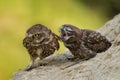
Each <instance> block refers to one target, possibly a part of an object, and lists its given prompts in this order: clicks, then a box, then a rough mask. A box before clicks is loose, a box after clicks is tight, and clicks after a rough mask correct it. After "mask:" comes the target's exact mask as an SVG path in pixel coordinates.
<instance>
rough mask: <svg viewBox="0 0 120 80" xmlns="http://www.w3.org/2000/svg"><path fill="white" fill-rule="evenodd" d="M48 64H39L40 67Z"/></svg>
mask: <svg viewBox="0 0 120 80" xmlns="http://www.w3.org/2000/svg"><path fill="white" fill-rule="evenodd" d="M47 64H48V63H39V66H46V65H47Z"/></svg>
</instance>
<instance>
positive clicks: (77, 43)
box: [60, 24, 111, 60]
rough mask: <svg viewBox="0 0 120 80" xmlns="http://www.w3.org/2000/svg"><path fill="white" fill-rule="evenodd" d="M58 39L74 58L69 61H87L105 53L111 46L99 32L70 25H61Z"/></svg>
mask: <svg viewBox="0 0 120 80" xmlns="http://www.w3.org/2000/svg"><path fill="white" fill-rule="evenodd" d="M60 38H61V40H62V41H63V43H64V45H65V46H66V47H67V48H68V49H69V50H70V51H71V53H72V54H73V56H74V57H73V58H71V60H74V59H76V58H78V59H81V60H88V59H90V58H92V57H94V56H96V54H97V53H101V52H104V51H106V50H107V49H108V48H109V47H110V46H111V43H110V42H109V41H108V40H107V39H106V37H105V36H102V35H101V34H100V33H99V32H96V31H92V30H88V29H79V28H77V27H76V26H73V25H70V24H65V25H62V27H61V29H60Z"/></svg>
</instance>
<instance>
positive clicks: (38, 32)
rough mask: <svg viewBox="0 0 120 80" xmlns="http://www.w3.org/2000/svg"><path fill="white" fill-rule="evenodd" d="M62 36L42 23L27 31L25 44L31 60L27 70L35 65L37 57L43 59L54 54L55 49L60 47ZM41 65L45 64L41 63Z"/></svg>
mask: <svg viewBox="0 0 120 80" xmlns="http://www.w3.org/2000/svg"><path fill="white" fill-rule="evenodd" d="M59 39H60V38H59V37H58V36H57V35H56V34H55V33H53V32H51V30H50V29H48V28H47V27H46V26H44V25H42V24H35V25H33V26H32V27H30V28H29V29H28V30H27V31H26V37H25V38H24V39H23V45H24V47H25V48H26V49H27V50H28V53H29V55H30V59H31V62H30V64H29V65H28V67H27V68H26V69H25V70H30V69H32V68H34V67H36V65H35V61H36V59H37V58H39V60H43V59H44V58H46V57H48V56H50V55H52V54H53V53H54V52H55V50H58V49H59V42H58V40H59ZM39 65H44V63H40V64H39Z"/></svg>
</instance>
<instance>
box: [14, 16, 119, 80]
mask: <svg viewBox="0 0 120 80" xmlns="http://www.w3.org/2000/svg"><path fill="white" fill-rule="evenodd" d="M97 31H98V32H100V33H101V34H102V35H105V36H106V37H107V38H108V39H109V40H110V41H111V42H112V46H111V47H110V48H109V49H108V50H107V51H105V52H102V53H99V54H97V56H96V57H94V58H92V59H90V60H87V61H77V62H75V61H73V62H71V61H68V60H67V57H72V55H71V53H70V51H68V50H66V51H65V52H64V53H62V54H54V55H52V56H49V57H47V58H46V59H44V60H43V62H44V61H45V62H48V65H46V66H40V67H37V68H35V69H32V70H31V71H23V70H20V71H18V72H16V73H15V75H14V78H13V80H120V14H119V15H117V16H115V17H114V18H113V19H112V20H110V21H108V22H107V23H106V24H105V25H104V26H103V27H101V28H100V29H98V30H97Z"/></svg>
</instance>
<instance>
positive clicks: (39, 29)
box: [26, 24, 51, 45]
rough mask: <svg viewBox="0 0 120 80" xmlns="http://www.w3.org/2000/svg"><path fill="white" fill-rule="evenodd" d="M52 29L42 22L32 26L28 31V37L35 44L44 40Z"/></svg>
mask: <svg viewBox="0 0 120 80" xmlns="http://www.w3.org/2000/svg"><path fill="white" fill-rule="evenodd" d="M50 32H51V31H50V30H49V29H48V28H47V27H45V26H44V25H41V24H36V25H33V26H32V27H30V28H29V29H28V30H27V32H26V37H27V38H29V39H32V40H31V43H32V44H33V45H38V44H41V43H42V42H44V41H45V40H46V39H47V38H48V36H49V33H50Z"/></svg>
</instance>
